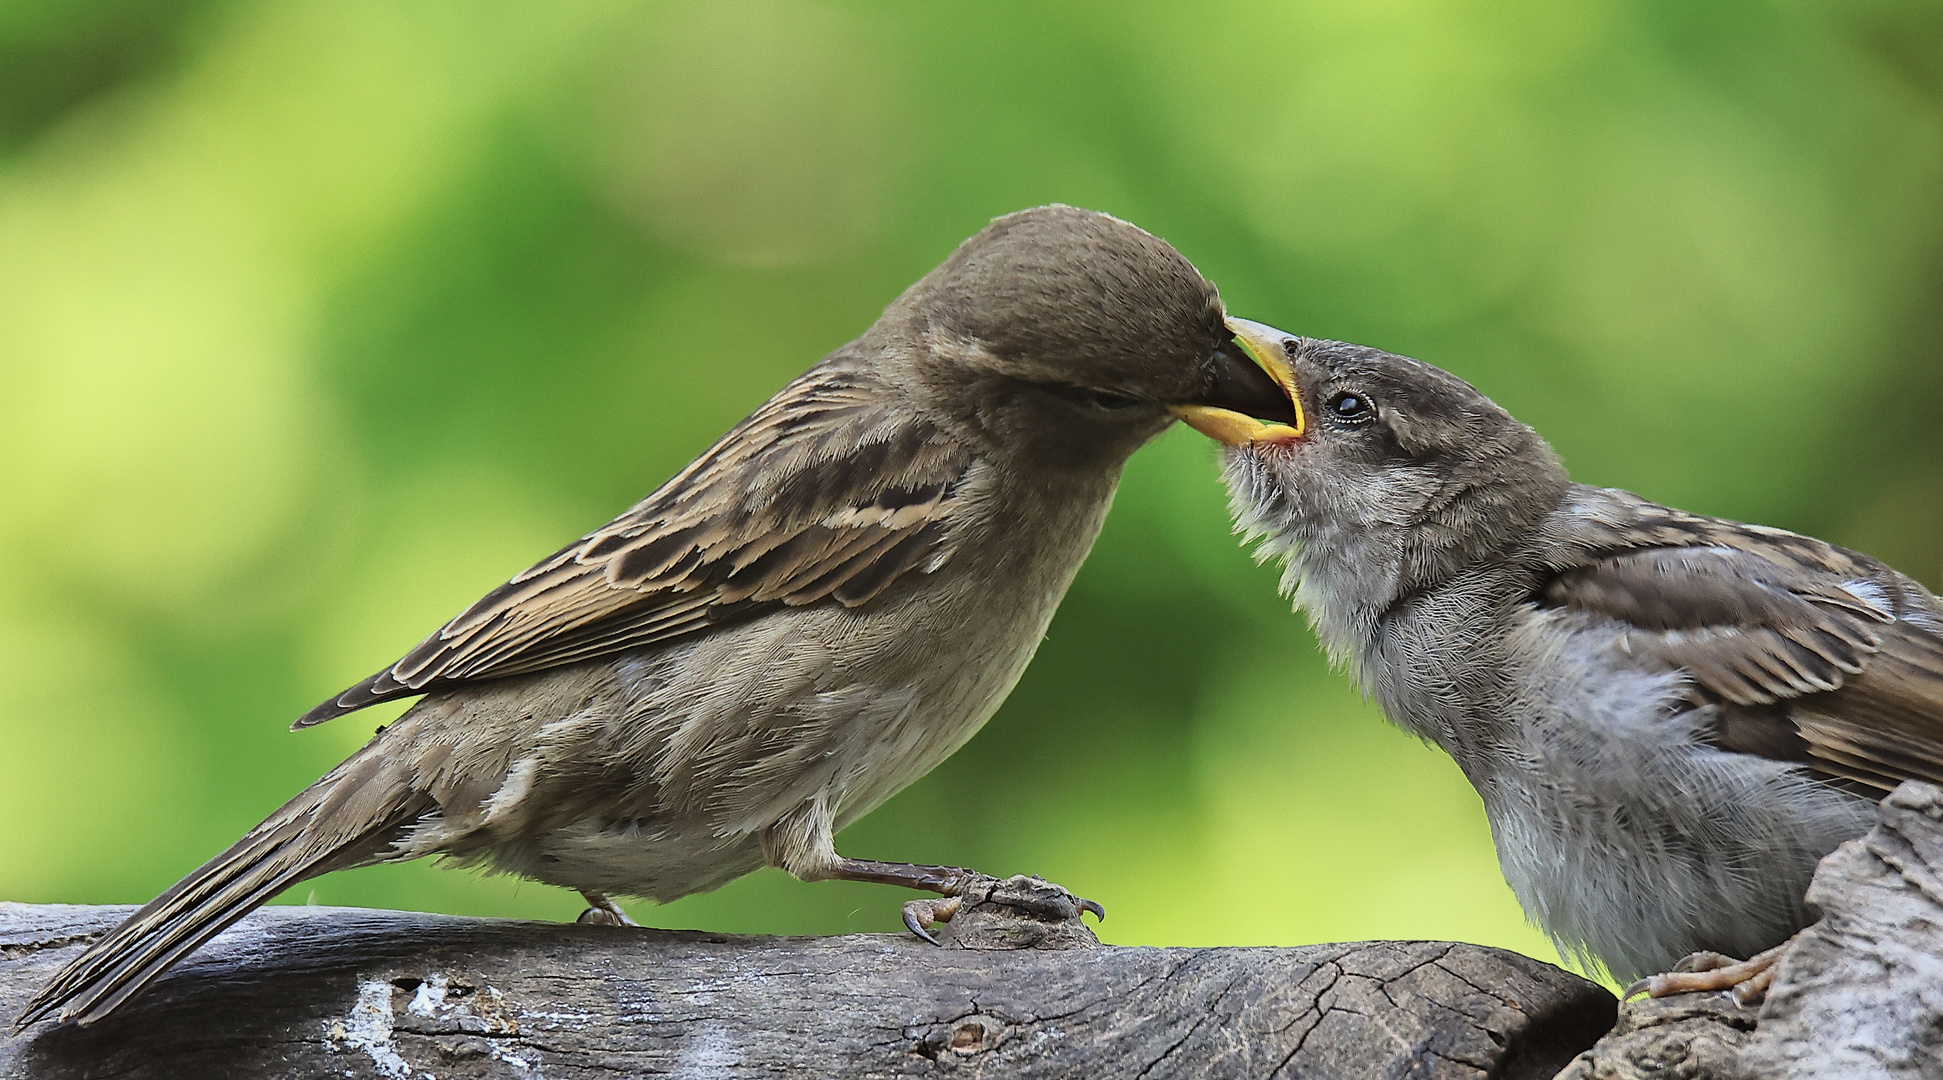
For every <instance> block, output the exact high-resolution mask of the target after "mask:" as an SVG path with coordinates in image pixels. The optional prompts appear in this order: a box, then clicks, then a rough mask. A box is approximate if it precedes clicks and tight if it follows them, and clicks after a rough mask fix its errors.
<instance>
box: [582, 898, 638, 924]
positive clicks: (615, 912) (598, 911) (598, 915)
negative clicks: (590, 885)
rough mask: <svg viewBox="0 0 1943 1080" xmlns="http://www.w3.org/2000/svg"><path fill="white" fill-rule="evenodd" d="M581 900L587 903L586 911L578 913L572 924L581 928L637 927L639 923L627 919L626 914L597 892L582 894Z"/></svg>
mask: <svg viewBox="0 0 1943 1080" xmlns="http://www.w3.org/2000/svg"><path fill="white" fill-rule="evenodd" d="M580 896H581V899H583V900H585V901H587V910H585V911H583V912H581V913H580V917H579V918H577V919H575V920H574V922H577V923H579V924H580V925H582V926H639V925H641V924H640V923H637V922H635V921H634V920H633V919H630V918H628V917H627V912H625V911H622V910H621V909H620V906H619V905H617V904H615V903H614V901H612V900H609V899H608V898H607V897H606V896H605V895H603V894H601V893H597V892H583V893H581V894H580Z"/></svg>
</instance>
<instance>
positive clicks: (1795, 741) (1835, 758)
mask: <svg viewBox="0 0 1943 1080" xmlns="http://www.w3.org/2000/svg"><path fill="white" fill-rule="evenodd" d="M1599 494H1600V495H1602V496H1605V497H1606V500H1607V501H1606V504H1605V512H1604V513H1602V514H1600V515H1599V516H1598V520H1597V533H1596V535H1595V536H1593V537H1592V538H1591V539H1592V540H1593V543H1592V544H1591V545H1590V550H1589V552H1588V554H1586V555H1585V557H1584V558H1583V559H1580V560H1576V561H1574V562H1573V563H1572V564H1571V565H1567V566H1563V567H1561V568H1559V570H1558V572H1557V573H1556V575H1555V576H1554V577H1552V579H1551V580H1550V581H1549V582H1548V583H1547V584H1546V585H1545V586H1544V587H1543V588H1542V589H1541V590H1540V592H1539V594H1538V596H1537V598H1536V599H1537V602H1538V603H1539V604H1540V605H1541V606H1545V607H1552V608H1562V609H1566V610H1570V611H1577V612H1582V613H1585V614H1588V615H1592V616H1595V617H1601V618H1604V619H1610V620H1612V621H1614V622H1617V623H1619V624H1620V625H1621V627H1622V630H1621V636H1620V638H1619V647H1620V648H1621V649H1622V650H1624V651H1626V652H1628V653H1629V654H1632V655H1636V656H1644V657H1649V658H1652V659H1655V660H1658V661H1659V662H1661V663H1664V664H1665V665H1667V666H1669V667H1673V668H1678V669H1681V670H1682V671H1684V672H1685V673H1686V674H1687V676H1688V677H1689V678H1690V679H1691V680H1692V689H1691V692H1690V697H1692V699H1693V701H1694V704H1695V705H1696V706H1711V707H1713V709H1714V710H1715V713H1716V715H1717V716H1718V717H1720V724H1719V731H1718V732H1717V735H1718V736H1719V737H1718V739H1717V741H1718V742H1720V744H1721V745H1722V746H1723V747H1725V748H1727V749H1733V750H1739V751H1742V752H1747V753H1757V754H1761V755H1762V756H1768V757H1779V758H1783V759H1785V760H1802V761H1806V762H1807V763H1809V764H1811V765H1813V766H1814V767H1815V768H1817V769H1819V770H1821V771H1823V772H1825V773H1827V774H1829V775H1832V776H1837V777H1841V778H1844V779H1846V780H1851V781H1856V782H1858V783H1861V784H1863V785H1867V786H1869V787H1873V788H1880V789H1882V790H1885V791H1886V790H1888V789H1890V788H1893V787H1894V786H1895V785H1896V784H1897V783H1899V782H1901V781H1902V780H1904V779H1910V778H1917V779H1924V780H1929V781H1931V782H1935V783H1943V604H1939V602H1938V601H1937V599H1936V598H1935V597H1933V596H1931V595H1930V593H1929V592H1928V591H1927V590H1925V589H1924V588H1923V587H1922V586H1920V585H1918V584H1917V583H1916V582H1914V581H1911V580H1910V579H1909V578H1906V577H1904V576H1903V575H1901V574H1898V573H1896V572H1895V571H1894V570H1891V569H1889V568H1888V567H1886V566H1884V565H1882V564H1881V563H1878V562H1876V561H1875V560H1873V559H1870V558H1869V557H1867V556H1865V555H1861V554H1858V553H1856V552H1853V551H1849V550H1846V549H1844V548H1839V547H1836V546H1834V545H1832V544H1826V543H1823V542H1822V541H1819V540H1815V539H1812V538H1809V537H1805V536H1800V535H1797V534H1795V533H1789V532H1784V531H1782V530H1779V529H1767V528H1760V527H1756V526H1748V525H1741V524H1739V523H1737V522H1731V521H1724V520H1721V519H1717V518H1708V517H1702V516H1700V515H1695V514H1686V513H1683V512H1681V511H1677V510H1671V509H1668V508H1666V507H1662V506H1657V505H1655V504H1652V503H1648V502H1646V501H1644V500H1641V499H1638V498H1636V497H1634V496H1630V495H1624V494H1623V493H1619V492H1610V493H1605V492H1602V493H1599ZM1582 520H1586V519H1582Z"/></svg>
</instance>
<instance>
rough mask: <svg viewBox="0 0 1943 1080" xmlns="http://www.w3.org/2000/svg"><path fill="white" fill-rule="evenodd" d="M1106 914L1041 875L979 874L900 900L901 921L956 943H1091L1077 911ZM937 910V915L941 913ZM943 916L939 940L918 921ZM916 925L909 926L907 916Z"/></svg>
mask: <svg viewBox="0 0 1943 1080" xmlns="http://www.w3.org/2000/svg"><path fill="white" fill-rule="evenodd" d="M1088 911H1090V912H1092V913H1093V917H1094V918H1096V919H1104V918H1106V909H1105V908H1103V907H1101V906H1100V905H1099V904H1098V903H1096V902H1094V901H1092V900H1088V899H1086V898H1084V897H1079V896H1074V895H1073V894H1072V893H1071V892H1070V891H1068V890H1067V889H1065V888H1063V887H1061V886H1059V885H1055V884H1053V883H1052V882H1050V881H1047V880H1045V879H1044V878H1039V877H1029V876H1026V875H1023V874H1022V875H1019V876H1018V877H1011V878H1006V879H1004V880H1000V879H998V878H993V877H986V876H984V875H982V874H981V875H978V876H977V877H975V878H973V879H972V880H971V881H969V882H966V883H965V885H964V887H963V888H962V889H960V890H959V892H958V893H957V895H955V896H947V897H944V898H943V899H941V900H917V901H913V902H911V903H909V904H906V905H905V906H904V912H905V923H904V924H905V925H906V926H910V927H911V929H912V932H913V933H917V935H918V936H919V937H921V938H923V939H925V940H926V941H929V942H931V943H932V944H934V945H935V944H945V945H948V946H949V947H951V948H959V949H1074V948H1090V947H1092V946H1095V945H1098V944H1099V938H1097V937H1095V936H1094V935H1093V932H1092V931H1091V930H1089V929H1087V927H1086V925H1085V923H1084V922H1083V921H1082V920H1081V918H1080V915H1081V913H1082V912H1088ZM940 916H942V918H940ZM927 918H928V919H929V920H930V921H931V922H948V923H950V925H951V935H950V938H949V939H948V940H947V941H945V942H939V941H938V940H937V939H936V938H934V937H932V936H931V935H930V934H928V933H923V932H921V926H922V921H923V920H925V919H927ZM914 919H916V920H919V921H920V926H912V921H913V920H914Z"/></svg>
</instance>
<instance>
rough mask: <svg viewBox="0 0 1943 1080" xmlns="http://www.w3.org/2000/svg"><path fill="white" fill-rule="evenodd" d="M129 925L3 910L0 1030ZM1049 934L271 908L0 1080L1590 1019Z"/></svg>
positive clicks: (1489, 1064)
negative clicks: (775, 932) (97, 939)
mask: <svg viewBox="0 0 1943 1080" xmlns="http://www.w3.org/2000/svg"><path fill="white" fill-rule="evenodd" d="M1015 880H1017V879H1015ZM128 910H129V909H126V908H118V907H66V906H30V905H23V904H0V1022H4V1021H10V1020H11V1018H12V1017H13V1016H14V1015H15V1014H16V1013H18V1011H19V1009H20V1006H21V1005H22V1004H23V1003H24V1002H25V1001H26V999H27V996H28V995H29V994H30V993H32V991H33V989H34V988H35V987H36V986H38V985H39V984H40V982H41V981H42V980H43V979H45V978H46V977H47V976H48V975H50V974H52V972H53V971H54V970H55V968H57V967H58V966H59V965H60V964H62V963H63V962H65V961H66V960H68V959H69V958H71V957H72V956H74V955H75V953H76V952H77V951H78V950H79V949H80V948H81V946H82V944H83V943H84V942H85V941H86V940H88V939H89V938H90V937H91V936H92V935H94V934H97V933H99V932H101V931H103V930H105V929H107V928H108V927H109V926H111V925H113V924H114V923H115V922H116V921H117V920H118V919H120V918H121V917H123V916H124V915H125V914H126V913H127V911H128ZM1074 922H1075V923H1076V920H1074ZM1049 926H1050V929H1051V931H1052V932H1051V933H1048V932H1047V931H1048V927H1049ZM1071 929H1072V928H1071V927H1070V926H1067V927H1064V928H1062V927H1061V926H1060V925H1059V923H1058V921H1057V920H1055V921H1054V922H1053V923H1051V924H1047V923H1044V922H1037V923H1036V925H1035V920H1033V919H1031V918H1029V917H1026V916H1023V915H1022V914H1021V913H1019V912H1018V911H1016V910H1015V909H1012V908H1008V907H1003V906H1001V905H999V904H996V903H990V902H988V903H986V904H981V905H976V906H974V907H968V909H967V911H966V913H965V914H962V915H960V917H959V920H958V922H956V923H954V924H953V927H952V931H953V934H954V935H955V936H954V937H953V938H952V939H949V940H947V945H948V946H950V945H952V944H954V942H955V943H956V944H957V946H958V947H946V948H936V947H933V946H930V945H925V944H923V943H921V942H919V941H917V940H916V939H914V938H911V937H908V936H905V935H882V934H858V935H849V936H844V937H827V938H800V937H797V938H779V937H737V936H731V935H724V934H707V933H694V932H686V931H664V930H646V929H638V928H626V927H595V926H577V925H556V924H551V923H534V922H516V921H507V920H495V919H463V918H453V917H447V916H438V915H417V914H409V913H405V912H393V911H366V910H359V909H347V908H303V907H277V908H266V909H264V910H262V911H259V912H257V913H255V914H254V915H251V916H250V917H249V918H248V919H247V920H245V921H244V922H242V923H240V924H238V925H237V926H236V927H234V928H232V929H231V930H229V931H228V932H226V933H224V934H223V935H222V936H220V937H219V938H217V939H216V940H215V941H213V942H211V943H210V945H209V946H206V947H205V948H203V949H202V950H201V952H199V953H198V954H196V955H195V956H194V957H192V958H191V959H190V960H188V961H187V962H185V963H184V964H182V965H181V966H180V967H178V968H177V969H176V970H174V971H173V972H171V973H170V974H169V975H167V976H165V977H164V978H163V979H162V980H161V981H160V982H158V983H157V984H156V985H155V986H154V987H153V988H152V989H151V991H150V992H149V993H147V994H145V995H144V996H142V997H140V998H138V999H136V1000H135V1001H133V1002H131V1003H130V1004H129V1005H128V1006H127V1007H126V1008H125V1009H124V1010H123V1011H122V1012H119V1013H117V1014H116V1015H114V1016H111V1017H110V1018H108V1019H107V1020H104V1021H102V1022H101V1023H99V1024H96V1025H95V1026H93V1027H90V1028H85V1029H84V1028H75V1027H57V1026H55V1025H53V1024H50V1023H41V1024H36V1025H34V1026H33V1027H32V1028H29V1029H28V1030H27V1031H26V1032H23V1033H22V1034H21V1035H19V1036H17V1037H14V1038H10V1039H4V1040H0V1077H4V1078H7V1080H13V1078H26V1077H33V1078H36V1080H57V1078H66V1077H109V1076H113V1077H129V1078H137V1077H162V1076H197V1077H209V1078H231V1077H233V1078H239V1080H240V1078H251V1080H256V1078H264V1077H316V1076H346V1077H384V1078H387V1080H403V1078H406V1077H410V1078H412V1080H422V1078H425V1077H434V1078H438V1080H450V1078H466V1077H523V1078H533V1077H551V1078H556V1080H564V1078H574V1077H608V1078H612V1077H624V1076H693V1077H743V1076H758V1075H760V1076H766V1077H773V1076H778V1075H781V1076H810V1077H826V1076H827V1077H906V1076H931V1075H939V1074H962V1075H967V1076H972V1075H977V1076H993V1077H997V1076H1004V1077H1088V1078H1091V1077H1153V1078H1161V1077H1222V1078H1234V1077H1273V1076H1280V1077H1405V1076H1407V1077H1421V1078H1446V1077H1448V1078H1460V1077H1461V1078H1475V1077H1509V1078H1518V1080H1524V1078H1537V1077H1549V1076H1551V1075H1553V1074H1554V1073H1555V1072H1557V1070H1558V1069H1559V1068H1560V1067H1561V1066H1562V1065H1563V1064H1564V1063H1565V1062H1566V1061H1568V1060H1570V1059H1571V1058H1572V1056H1573V1055H1574V1054H1576V1053H1578V1052H1579V1051H1581V1050H1583V1049H1585V1048H1586V1047H1588V1046H1590V1045H1591V1044H1592V1042H1593V1041H1594V1040H1595V1039H1596V1038H1598V1036H1599V1035H1600V1034H1601V1033H1603V1032H1604V1031H1605V1030H1606V1029H1607V1028H1608V1027H1609V1026H1610V1025H1611V1022H1612V1018H1613V1010H1614V1003H1613V1000H1612V998H1611V996H1610V995H1608V994H1607V993H1606V992H1605V991H1604V990H1602V989H1600V988H1599V987H1597V986H1595V985H1593V984H1591V983H1588V982H1586V981H1584V980H1582V979H1579V978H1578V977H1576V976H1573V975H1570V974H1567V973H1566V972H1563V971H1560V970H1559V969H1557V968H1554V967H1551V966H1549V965H1546V964H1543V963H1540V962H1538V961H1536V960H1531V959H1529V958H1526V957H1523V956H1518V955H1515V954H1512V953H1507V952H1502V951H1499V950H1495V949H1486V948H1480V947H1477V946H1471V945H1454V944H1449V943H1443V942H1363V943H1356V944H1339V945H1311V946H1304V947H1299V948H1205V949H1195V948H1167V949H1161V948H1121V947H1113V946H1100V945H1097V944H1092V945H1091V947H1076V946H1085V945H1088V944H1090V943H1091V936H1090V934H1085V933H1084V932H1083V931H1081V934H1080V935H1075V934H1072V933H1071V932H1070V931H1071ZM994 944H997V945H1000V946H1006V945H1009V946H1012V947H1010V948H1004V947H1000V948H994V947H993V946H994ZM1020 945H1025V946H1028V947H1025V948H1019V947H1017V946H1020ZM1031 946H1037V947H1031Z"/></svg>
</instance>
